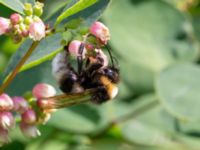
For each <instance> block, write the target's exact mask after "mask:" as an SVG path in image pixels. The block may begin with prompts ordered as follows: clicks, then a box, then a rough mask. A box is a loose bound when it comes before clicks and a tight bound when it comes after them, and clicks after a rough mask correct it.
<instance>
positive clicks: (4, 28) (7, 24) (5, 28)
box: [0, 17, 10, 35]
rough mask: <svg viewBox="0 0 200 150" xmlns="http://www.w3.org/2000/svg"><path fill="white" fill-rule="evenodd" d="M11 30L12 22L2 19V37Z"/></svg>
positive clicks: (0, 31) (0, 32) (0, 21)
mask: <svg viewBox="0 0 200 150" xmlns="http://www.w3.org/2000/svg"><path fill="white" fill-rule="evenodd" d="M9 29H10V20H9V19H7V18H3V17H0V35H2V34H5V33H7V32H8V31H9Z"/></svg>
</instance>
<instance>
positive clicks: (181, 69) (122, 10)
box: [0, 0, 200, 150]
mask: <svg viewBox="0 0 200 150" xmlns="http://www.w3.org/2000/svg"><path fill="white" fill-rule="evenodd" d="M24 2H30V3H33V2H34V1H33V0H12V1H11V0H0V3H1V4H2V5H4V6H6V7H7V8H5V9H7V11H8V15H9V13H10V11H11V10H12V11H16V12H19V13H23V10H22V9H23V5H22V4H23V3H24ZM185 2H187V0H183V1H174V0H127V1H124V0H113V1H112V3H111V4H110V0H79V1H78V0H45V5H44V14H43V16H42V18H43V19H44V20H45V23H48V24H50V27H53V26H54V25H55V27H58V28H56V30H57V31H61V33H56V34H54V33H52V35H50V36H48V37H47V38H45V39H43V40H42V41H41V42H40V44H39V46H38V47H37V48H36V49H35V51H34V53H33V55H31V57H30V58H29V59H28V60H27V61H26V63H25V64H24V66H23V67H22V68H21V70H20V73H19V74H18V75H17V76H16V78H15V79H14V80H13V82H12V83H11V85H10V86H9V87H8V88H7V89H6V92H7V93H9V95H11V96H14V95H23V94H24V93H25V92H28V91H31V90H32V88H33V86H34V85H35V84H37V83H39V82H46V83H49V84H51V85H53V86H54V87H55V88H56V89H57V91H58V93H60V90H59V88H58V85H57V83H56V81H55V79H54V78H53V77H52V74H51V59H52V58H53V56H55V55H56V54H57V53H58V52H59V51H61V50H62V49H63V45H62V44H61V39H62V40H64V42H65V43H67V42H69V41H70V40H71V39H72V38H74V37H73V36H74V35H73V33H76V32H81V33H82V32H85V31H86V30H88V27H89V25H91V23H92V22H94V21H95V20H97V19H99V18H100V17H101V19H102V20H103V22H105V24H106V25H107V26H108V27H109V29H110V31H111V42H110V45H111V47H112V52H113V55H114V57H115V58H116V59H117V61H118V63H119V67H120V74H121V82H120V85H119V95H118V97H117V98H116V99H115V100H113V101H110V102H107V103H105V104H102V105H98V106H97V105H94V104H82V105H77V106H73V107H69V108H65V109H62V110H58V111H57V112H55V113H54V114H53V116H52V118H51V119H50V121H49V122H48V123H47V124H46V125H45V126H43V127H41V132H42V136H41V137H40V138H37V139H34V140H27V139H25V138H23V137H22V135H21V133H19V131H18V129H16V130H14V131H13V133H12V139H13V140H14V141H13V142H12V143H11V144H9V145H7V146H5V147H2V149H3V150H11V149H15V147H19V149H26V150H35V149H41V150H51V149H58V150H63V149H70V150H71V149H73V150H94V149H95V150H124V149H125V150H126V149H127V150H129V149H130V150H140V149H141V150H168V149H176V150H198V149H199V147H200V144H199V141H200V139H199V138H200V127H199V123H200V118H199V116H200V109H199V107H200V103H199V97H200V95H199V91H200V83H199V82H200V81H199V79H198V78H199V76H200V67H199V60H200V59H199V42H200V41H199V40H200V38H199V37H200V34H199V33H200V32H199V30H200V26H199V14H200V9H199V8H200V2H199V1H197V3H195V4H193V5H190V7H189V6H188V7H189V8H187V9H186V7H184V9H183V8H180V6H185ZM109 4H110V5H109ZM107 7H108V9H107V10H106V12H105V13H104V14H103V16H102V13H103V12H104V10H105V9H106V8H107ZM183 10H184V12H183ZM194 10H195V11H194ZM194 12H195V13H194ZM4 13H5V12H4ZM186 14H187V15H186ZM65 27H67V28H69V30H67V31H65V30H64V28H65ZM3 38H5V37H3ZM62 42H63V41H62ZM31 43H32V41H30V40H26V41H24V42H22V43H21V44H20V47H19V48H18V47H14V46H13V45H12V44H11V43H10V39H8V38H5V39H4V40H0V44H1V45H2V47H1V49H0V71H1V70H2V69H3V68H5V65H7V67H6V69H5V70H4V73H2V74H1V75H0V77H1V81H2V80H4V79H5V78H6V77H8V75H9V74H10V73H11V72H12V70H13V68H14V67H15V66H16V64H17V63H18V62H19V60H20V59H21V58H22V56H23V55H24V54H25V53H26V51H27V49H28V48H29V47H30V45H31ZM7 48H10V49H8V50H5V49H7ZM17 48H18V49H17ZM11 54H12V56H11V57H10V60H9V63H7V59H8V57H9V56H10V55H11Z"/></svg>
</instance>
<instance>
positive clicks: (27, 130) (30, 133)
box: [20, 122, 41, 138]
mask: <svg viewBox="0 0 200 150" xmlns="http://www.w3.org/2000/svg"><path fill="white" fill-rule="evenodd" d="M20 129H21V131H22V133H23V134H24V135H25V136H26V137H29V138H35V137H38V136H40V135H41V133H40V131H39V130H38V129H37V127H36V125H32V124H26V123H24V122H21V123H20Z"/></svg>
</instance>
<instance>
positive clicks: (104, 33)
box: [90, 21, 110, 44]
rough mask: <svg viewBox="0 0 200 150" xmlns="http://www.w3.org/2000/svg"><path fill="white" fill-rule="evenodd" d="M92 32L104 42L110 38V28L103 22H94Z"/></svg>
mask: <svg viewBox="0 0 200 150" xmlns="http://www.w3.org/2000/svg"><path fill="white" fill-rule="evenodd" d="M90 33H91V34H93V35H94V36H96V37H97V38H99V39H100V40H101V42H102V43H104V44H106V43H107V41H108V40H110V32H109V29H108V28H107V27H106V26H105V25H104V24H103V23H101V22H98V21H97V22H94V23H93V24H92V25H91V27H90Z"/></svg>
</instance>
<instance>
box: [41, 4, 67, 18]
mask: <svg viewBox="0 0 200 150" xmlns="http://www.w3.org/2000/svg"><path fill="white" fill-rule="evenodd" d="M69 2H70V0H59V1H52V0H45V5H44V13H43V15H42V18H43V20H45V21H49V20H50V19H52V18H53V19H55V18H56V17H57V16H54V15H55V14H57V13H58V12H60V13H61V12H62V9H63V8H64V7H65V6H66V5H67V4H68V3H69Z"/></svg>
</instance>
